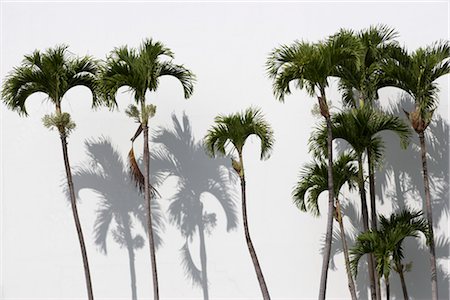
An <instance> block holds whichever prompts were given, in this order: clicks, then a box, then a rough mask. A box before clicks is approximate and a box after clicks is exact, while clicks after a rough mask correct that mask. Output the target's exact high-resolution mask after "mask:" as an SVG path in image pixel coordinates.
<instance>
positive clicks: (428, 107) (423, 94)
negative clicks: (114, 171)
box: [384, 41, 450, 300]
mask: <svg viewBox="0 0 450 300" xmlns="http://www.w3.org/2000/svg"><path fill="white" fill-rule="evenodd" d="M396 54H397V55H395V56H394V59H391V60H389V61H388V62H387V63H386V66H385V67H384V71H385V72H386V74H387V76H389V77H390V78H391V79H392V82H393V83H392V85H393V86H396V87H398V88H400V89H402V90H404V91H405V92H406V93H408V94H409V95H410V96H411V97H412V98H413V100H414V103H415V109H414V111H412V112H406V111H405V113H406V115H407V117H408V119H409V121H410V123H411V126H412V127H413V129H414V130H415V131H416V133H417V134H418V135H419V140H420V149H421V154H422V173H423V182H424V189H425V207H426V215H427V220H428V223H429V225H430V234H431V237H430V245H429V247H430V256H431V257H430V262H431V290H432V299H433V300H437V299H438V286H437V271H436V252H435V245H434V234H433V213H432V203H431V193H430V183H429V176H428V166H427V149H426V143H425V130H426V129H427V128H428V126H429V125H430V122H431V121H432V118H433V114H434V111H435V109H436V108H437V106H438V102H439V99H438V97H437V94H438V91H439V88H438V85H437V82H436V81H437V80H438V79H439V78H440V77H442V76H444V75H447V74H449V73H450V60H449V58H450V45H449V43H448V41H442V42H438V43H435V44H433V45H431V46H429V47H426V48H419V49H417V50H416V51H415V52H413V53H412V54H408V53H407V51H406V50H403V51H397V52H396Z"/></svg>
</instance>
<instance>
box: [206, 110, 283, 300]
mask: <svg viewBox="0 0 450 300" xmlns="http://www.w3.org/2000/svg"><path fill="white" fill-rule="evenodd" d="M214 121H215V123H216V124H215V125H213V126H212V127H211V128H210V129H209V130H208V133H207V134H206V137H205V147H206V150H207V151H208V152H209V154H210V155H211V156H212V157H215V156H216V155H218V156H220V155H222V156H227V155H230V156H232V154H233V153H234V152H237V156H238V157H237V159H238V160H235V159H233V158H232V166H233V168H234V170H235V171H236V173H237V174H238V175H239V178H240V181H241V195H242V220H243V222H244V232H245V240H246V242H247V247H248V251H249V252H250V256H251V258H252V262H253V266H254V267H255V271H256V276H257V278H258V282H259V286H260V288H261V293H262V295H263V298H264V300H269V299H270V295H269V291H268V289H267V285H266V282H265V280H264V275H263V272H262V270H261V267H260V265H259V262H258V257H257V256H256V251H255V248H254V247H253V243H252V240H251V238H250V232H249V228H248V221H247V195H246V188H245V173H244V159H243V150H244V145H245V142H246V140H247V138H248V137H249V136H251V135H256V136H257V137H258V138H259V139H260V140H261V157H260V158H261V160H263V159H268V158H269V156H270V152H271V151H272V146H273V143H274V138H273V131H272V128H271V127H270V125H269V123H267V121H266V120H264V116H263V114H262V113H261V111H260V110H259V109H256V108H248V109H246V110H245V111H243V112H241V113H234V114H230V115H219V116H217V117H216V118H215V119H214ZM227 146H231V148H232V150H231V151H228V149H227V148H228V147H227Z"/></svg>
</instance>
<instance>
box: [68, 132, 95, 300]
mask: <svg viewBox="0 0 450 300" xmlns="http://www.w3.org/2000/svg"><path fill="white" fill-rule="evenodd" d="M60 137H61V144H62V149H63V156H64V166H65V168H66V176H67V184H68V185H69V193H70V204H71V206H72V213H73V219H74V221H75V227H76V229H77V234H78V241H79V242H80V248H81V256H82V257H83V266H84V276H85V278H86V287H87V294H88V299H89V300H93V299H94V295H93V292H92V282H91V273H90V271H89V262H88V257H87V253H86V245H85V244H84V237H83V231H82V230H81V224H80V219H79V217H78V210H77V202H76V198H75V191H74V188H73V181H72V172H71V170H70V164H69V155H68V153H67V139H66V135H65V133H64V129H60Z"/></svg>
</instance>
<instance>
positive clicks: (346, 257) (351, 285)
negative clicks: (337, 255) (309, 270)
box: [336, 197, 358, 300]
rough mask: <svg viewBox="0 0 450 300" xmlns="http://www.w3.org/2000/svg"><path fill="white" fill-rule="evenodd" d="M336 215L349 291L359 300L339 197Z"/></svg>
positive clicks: (353, 297)
mask: <svg viewBox="0 0 450 300" xmlns="http://www.w3.org/2000/svg"><path fill="white" fill-rule="evenodd" d="M336 213H337V220H338V223H339V228H340V234H341V240H342V249H343V252H344V260H345V270H346V271H347V279H348V289H349V291H350V296H351V297H352V300H357V299H358V298H357V297H356V288H355V282H354V281H353V276H352V272H351V269H350V258H349V254H348V246H347V240H346V238H345V230H344V222H343V220H342V212H341V205H340V203H339V199H338V197H336Z"/></svg>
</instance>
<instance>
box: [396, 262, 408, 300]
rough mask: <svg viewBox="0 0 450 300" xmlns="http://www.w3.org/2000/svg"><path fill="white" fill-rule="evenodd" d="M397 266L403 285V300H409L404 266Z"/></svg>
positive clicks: (399, 264)
mask: <svg viewBox="0 0 450 300" xmlns="http://www.w3.org/2000/svg"><path fill="white" fill-rule="evenodd" d="M396 264H397V271H398V276H400V283H401V285H402V291H403V299H404V300H409V296H408V290H407V288H406V281H405V275H404V273H403V265H402V264H401V263H396Z"/></svg>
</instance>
